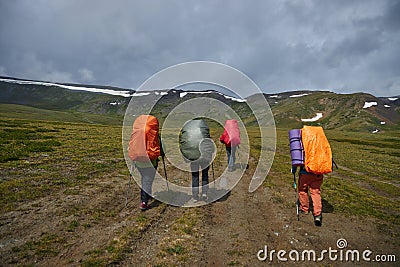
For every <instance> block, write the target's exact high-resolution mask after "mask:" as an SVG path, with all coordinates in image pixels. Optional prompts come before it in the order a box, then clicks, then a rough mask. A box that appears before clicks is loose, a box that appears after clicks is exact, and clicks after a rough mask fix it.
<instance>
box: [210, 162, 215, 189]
mask: <svg viewBox="0 0 400 267" xmlns="http://www.w3.org/2000/svg"><path fill="white" fill-rule="evenodd" d="M211 170H212V176H213V183H214V188H215V177H214V161H213V162H211Z"/></svg>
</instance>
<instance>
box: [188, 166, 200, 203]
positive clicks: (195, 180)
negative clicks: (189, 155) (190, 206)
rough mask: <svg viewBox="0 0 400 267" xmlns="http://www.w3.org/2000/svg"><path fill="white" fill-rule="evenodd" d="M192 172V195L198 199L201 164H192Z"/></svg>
mask: <svg viewBox="0 0 400 267" xmlns="http://www.w3.org/2000/svg"><path fill="white" fill-rule="evenodd" d="M190 170H191V172H192V195H193V197H194V198H197V197H198V195H199V164H198V163H193V162H191V163H190Z"/></svg>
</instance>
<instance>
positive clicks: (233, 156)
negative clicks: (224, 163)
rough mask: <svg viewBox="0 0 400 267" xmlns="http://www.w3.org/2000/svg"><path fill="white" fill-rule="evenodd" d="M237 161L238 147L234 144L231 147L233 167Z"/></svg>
mask: <svg viewBox="0 0 400 267" xmlns="http://www.w3.org/2000/svg"><path fill="white" fill-rule="evenodd" d="M235 162H236V147H235V146H233V147H232V148H231V166H232V168H234V167H235Z"/></svg>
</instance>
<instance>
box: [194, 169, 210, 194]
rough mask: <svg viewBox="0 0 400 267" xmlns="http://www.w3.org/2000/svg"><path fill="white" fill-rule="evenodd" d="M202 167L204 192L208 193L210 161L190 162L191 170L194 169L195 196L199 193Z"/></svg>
mask: <svg viewBox="0 0 400 267" xmlns="http://www.w3.org/2000/svg"><path fill="white" fill-rule="evenodd" d="M200 167H201V169H202V171H201V176H202V177H201V185H202V186H203V192H202V193H203V194H207V191H208V170H209V169H210V166H209V163H208V162H203V163H197V162H196V163H193V162H192V163H190V170H191V171H192V195H193V197H194V198H196V197H198V195H199V180H200V173H199V168H200Z"/></svg>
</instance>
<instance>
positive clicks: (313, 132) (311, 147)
mask: <svg viewBox="0 0 400 267" xmlns="http://www.w3.org/2000/svg"><path fill="white" fill-rule="evenodd" d="M301 139H302V142H303V146H304V154H305V161H304V166H305V168H306V171H307V172H311V173H314V174H325V173H330V172H332V151H331V146H330V145H329V142H328V139H327V138H326V136H325V133H324V130H323V129H322V127H319V126H304V127H303V129H302V130H301Z"/></svg>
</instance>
